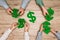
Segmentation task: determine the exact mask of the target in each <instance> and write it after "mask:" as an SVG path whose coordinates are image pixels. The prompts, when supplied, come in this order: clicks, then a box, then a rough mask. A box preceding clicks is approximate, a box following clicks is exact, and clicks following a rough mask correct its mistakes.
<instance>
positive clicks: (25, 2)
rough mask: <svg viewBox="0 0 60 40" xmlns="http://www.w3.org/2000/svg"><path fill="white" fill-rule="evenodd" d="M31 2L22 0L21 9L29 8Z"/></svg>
mask: <svg viewBox="0 0 60 40" xmlns="http://www.w3.org/2000/svg"><path fill="white" fill-rule="evenodd" d="M29 2H30V0H22V4H21V7H22V8H23V9H25V8H26V7H27V5H28V4H29Z"/></svg>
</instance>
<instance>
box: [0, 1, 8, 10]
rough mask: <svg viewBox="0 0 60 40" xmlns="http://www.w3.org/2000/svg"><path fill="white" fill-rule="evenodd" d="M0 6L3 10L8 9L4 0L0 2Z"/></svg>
mask: <svg viewBox="0 0 60 40" xmlns="http://www.w3.org/2000/svg"><path fill="white" fill-rule="evenodd" d="M0 6H2V7H4V8H5V9H8V8H9V6H8V4H7V2H6V0H0Z"/></svg>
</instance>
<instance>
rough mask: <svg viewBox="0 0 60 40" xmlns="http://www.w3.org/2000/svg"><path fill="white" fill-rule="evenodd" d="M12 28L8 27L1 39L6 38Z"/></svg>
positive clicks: (4, 39)
mask: <svg viewBox="0 0 60 40" xmlns="http://www.w3.org/2000/svg"><path fill="white" fill-rule="evenodd" d="M11 31H12V30H10V29H8V30H6V31H5V32H4V34H3V35H2V36H1V38H0V40H6V39H7V38H8V36H9V34H10V33H11Z"/></svg>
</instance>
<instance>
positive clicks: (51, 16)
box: [43, 8, 54, 34]
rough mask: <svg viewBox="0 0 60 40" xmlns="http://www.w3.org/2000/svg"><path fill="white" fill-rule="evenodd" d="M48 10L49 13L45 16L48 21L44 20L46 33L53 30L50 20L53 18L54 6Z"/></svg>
mask: <svg viewBox="0 0 60 40" xmlns="http://www.w3.org/2000/svg"><path fill="white" fill-rule="evenodd" d="M47 11H48V14H47V15H46V16H45V19H46V21H45V22H43V28H44V30H43V31H44V32H45V33H46V34H48V33H49V32H50V30H51V28H50V25H51V23H50V21H51V20H52V19H53V15H54V10H53V9H52V8H49V9H47Z"/></svg>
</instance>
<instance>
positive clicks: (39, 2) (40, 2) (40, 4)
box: [36, 0, 44, 7]
mask: <svg viewBox="0 0 60 40" xmlns="http://www.w3.org/2000/svg"><path fill="white" fill-rule="evenodd" d="M36 4H37V5H39V6H41V7H42V6H44V3H43V1H42V0H36Z"/></svg>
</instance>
